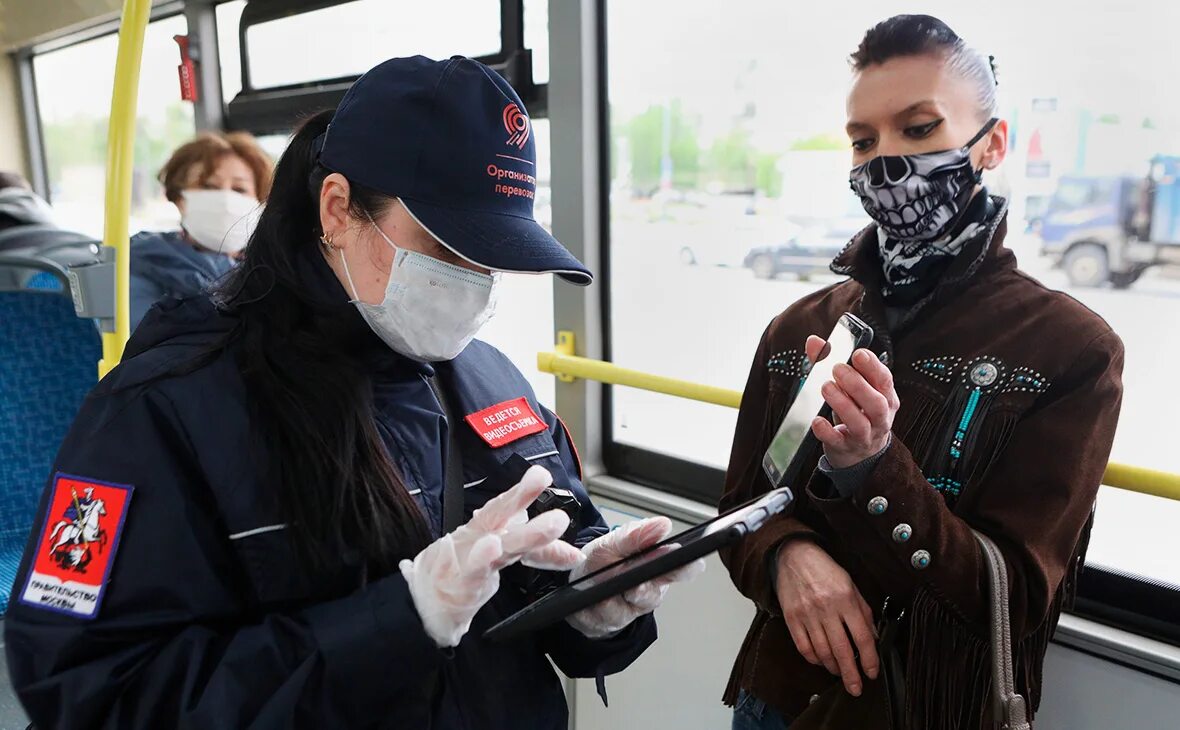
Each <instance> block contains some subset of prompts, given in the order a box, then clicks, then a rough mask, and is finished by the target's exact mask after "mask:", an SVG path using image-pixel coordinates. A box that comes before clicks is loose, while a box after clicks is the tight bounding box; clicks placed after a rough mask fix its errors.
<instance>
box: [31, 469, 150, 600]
mask: <svg viewBox="0 0 1180 730" xmlns="http://www.w3.org/2000/svg"><path fill="white" fill-rule="evenodd" d="M131 491H132V487H130V486H125V485H122V484H108V483H106V482H99V481H95V480H93V479H86V478H83V477H72V476H69V475H66V474H58V475H57V476H55V477H54V480H53V493H52V494H51V495H50V497H49V512H48V514H47V515H46V517H45V524H44V525H42V527H41V534H40V536H39V537H38V538H37V552H36V553H35V555H34V557H33V564H32V567H31V568H30V569H29V578H28V580H27V581H26V582H25V587H24V590H23V591H22V592H21V596H20V600H21V602H22V603H25V604H28V605H30V606H36V607H38V608H45V609H49V610H51V611H58V612H60V613H64V614H67V615H70V616H77V617H79V618H94V617H95V616H96V615H98V608H99V605H100V604H101V603H102V594H103V589H104V588H105V587H106V583H107V579H108V578H109V577H110V573H111V565H112V564H113V563H114V559H115V550H116V549H117V548H118V547H119V536H120V534H122V532H123V521H124V520H125V519H126V517H127V507H128V506H129V505H130V503H131Z"/></svg>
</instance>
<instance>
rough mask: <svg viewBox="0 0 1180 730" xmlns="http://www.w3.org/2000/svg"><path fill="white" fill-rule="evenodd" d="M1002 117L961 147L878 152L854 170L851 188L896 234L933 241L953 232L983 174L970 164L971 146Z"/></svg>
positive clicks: (887, 232) (884, 227)
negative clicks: (905, 153)
mask: <svg viewBox="0 0 1180 730" xmlns="http://www.w3.org/2000/svg"><path fill="white" fill-rule="evenodd" d="M997 121H998V120H997V119H991V120H990V121H988V123H987V124H985V125H984V126H983V129H981V130H979V133H978V134H976V135H975V136H974V137H972V138H971V141H969V142H968V143H967V144H965V145H964V146H962V147H959V148H956V149H950V150H943V151H941V152H925V153H922V154H917V155H895V156H879V157H874V158H873V159H871V160H869V161H868V162H866V163H865V164H863V165H860V166H859V167H855V168H853V170H852V172H851V173H850V174H849V178H848V180H849V183H850V184H851V186H852V192H854V193H856V194H857V196H858V197H859V198H860V202H861V205H863V206H864V209H865V212H866V213H868V214H869V217H871V218H872V219H873V220H875V221H876V222H877V225H878V226H879V227H880V229H881V231H882V232H883V233H885V235H887V236H888V237H889V238H891V239H894V240H896V241H906V242H911V241H931V240H933V239H936V238H938V237H940V236H942V235H944V234H946V233H949V232H950V231H951V230H952V229H953V227H954V224H955V223H956V222H957V221H958V220H959V217H960V216H961V215H962V213H963V211H964V210H965V209H966V206H967V203H968V201H970V200H971V193H972V191H973V190H974V189H975V186H976V185H977V184H979V182H980V180H981V179H982V177H983V170H982V169H980V170H976V169H974V168H973V167H972V165H971V148H972V147H974V146H975V145H976V144H977V143H978V142H979V141H980V140H981V139H983V138H984V136H985V135H986V134H987V133H988V132H990V131H991V130H992V127H994V126H995V125H996V122H997Z"/></svg>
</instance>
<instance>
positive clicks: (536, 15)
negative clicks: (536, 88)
mask: <svg viewBox="0 0 1180 730" xmlns="http://www.w3.org/2000/svg"><path fill="white" fill-rule="evenodd" d="M524 47H525V48H528V49H530V50H531V51H532V52H533V83H534V84H547V83H549V0H524Z"/></svg>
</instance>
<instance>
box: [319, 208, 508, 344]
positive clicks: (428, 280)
mask: <svg viewBox="0 0 1180 730" xmlns="http://www.w3.org/2000/svg"><path fill="white" fill-rule="evenodd" d="M369 222H370V223H371V224H372V225H373V228H374V229H376V231H377V233H378V234H380V235H381V238H383V239H385V242H386V243H387V244H389V246H390V247H391V248H393V250H394V251H396V252H397V253H396V254H395V255H394V259H393V268H392V269H391V270H390V272H389V283H388V284H386V285H385V297H384V298H383V299H382V300H381V303H380V304H369V303H367V302H364V301H362V300H361V299H360V293H359V291H358V290H357V288H356V284H355V283H353V280H352V273H351V272H350V271H349V269H348V258H347V256H345V255H344V252H343V251H340V262H341V264H343V266H344V276H345V278H346V279H348V287H349V289H350V290H351V291H349V292H348V295H349V296H350V297H352V303H353V304H354V305H356V308H357V310H358V311H360V313H361V316H362V317H364V318H365V321H366V322H368V324H369V327H371V328H372V329H373V331H374V332H375V333H377V336H378V337H380V338H381V339H382V340H384V341H385V344H387V345H389V347H390V348H391V349H392V350H393V351H394V352H398V353H400V354H402V355H405V356H406V357H409V358H413V359H414V360H419V361H421V362H443V361H446V360H453V359H455V358H456V357H458V355H459V353H461V352H463V350H464V349H465V348H466V347H467V345H469V344H471V341H472V340H473V339H475V335H476V334H477V333H478V332H479V330H480V328H481V327H483V326H484V325H485V324H487V322H488V320H489V319H491V318H492V315H493V314H494V313H495V311H496V289H497V285H498V283H499V281H500V274H499V273H491V274H481V273H479V272H478V271H471V270H470V269H465V268H463V267H462V266H455V265H454V264H448V263H446V262H445V261H439V260H438V259H436V258H433V257H431V256H427V255H426V254H424V253H419V252H417V251H411V250H409V249H406V248H401V247H399V246H398V245H397V244H396V243H394V242H393V241H392V240H390V238H389V236H388V235H386V234H385V231H383V230H381V227H380V226H378V225H377V223H376V222H375V221H373V219H372V218H369Z"/></svg>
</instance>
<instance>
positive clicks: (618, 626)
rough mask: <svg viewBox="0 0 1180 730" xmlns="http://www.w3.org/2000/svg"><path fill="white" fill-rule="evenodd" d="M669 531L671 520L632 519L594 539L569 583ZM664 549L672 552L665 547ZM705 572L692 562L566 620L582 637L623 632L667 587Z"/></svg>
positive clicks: (701, 564)
mask: <svg viewBox="0 0 1180 730" xmlns="http://www.w3.org/2000/svg"><path fill="white" fill-rule="evenodd" d="M671 532H672V521H671V520H669V519H668V518H667V517H650V518H648V519H646V520H636V521H634V522H628V523H627V524H625V525H623V526H622V527H619V528H618V529H615V530H612V531H610V532H608V533H607V534H605V535H603V536H602V537H600V538H597V539H596V540H594V541H593V542H591V543H590V544H588V545H586V547H584V548H582V552H583V553H585V554H586V561H585V562H584V563H582V564H581V565H579V566H578V567H576V568H574V569H573V571H571V572H570V582H571V583H572V582H573V581H575V580H577V579H578V578H581V577H582V576H584V575H588V574H590V573H593V572H594V571H596V570H598V569H600V568H604V567H606V566H607V565H610V564H611V563H614V562H616V561H619V560H622V559H623V558H625V557H627V556H628V555H632V554H634V553H637V552H639V551H641V550H646V549H647V548H649V547H651V546H652V545H655V544H656V543H658V542H660V541H662V540H664V539H665V538H667V537H668V535H669V534H671ZM668 549H674V548H672V547H671V546H668ZM703 572H705V561H704V560H703V559H699V560H696V561H695V562H692V563H689V564H688V565H686V566H684V567H682V568H677V569H676V570H674V571H672V572H671V573H667V574H665V575H661V576H659V577H656V578H652V579H651V580H649V581H647V582H646V583H641V584H639V585H637V586H635V587H634V588H632V589H630V590H628V591H624V592H623V593H622V594H621V595H618V596H613V597H611V598H608V599H606V600H605V601H603V602H602V603H599V604H597V605H594V606H591V607H590V608H587V609H583V610H581V611H579V612H578V613H575V614H574V615H572V616H570V617H569V618H567V619H566V621H567V622H568V623H569V624H570V625H571V626H573V627H574V628H575V629H577V630H578V631H580V632H581V633H582V635H583V636H586V637H589V638H591V639H600V638H603V637H606V636H610V635H611V634H614V633H616V632H618V631H621V630H623V629H625V628H626V627H627V626H628V625H630V623H631V622H632V621H634V620H635V619H637V618H639V617H640V616H644V615H646V614H649V613H651V612H652V611H654V610H656V608H658V607H659V605H660V604H661V603H663V601H664V595H665V594H666V593H667V592H668V586H670V585H672V584H673V583H676V582H678V581H688V580H692V579H693V578H695V577H696V576H698V575H700V574H701V573H703Z"/></svg>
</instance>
